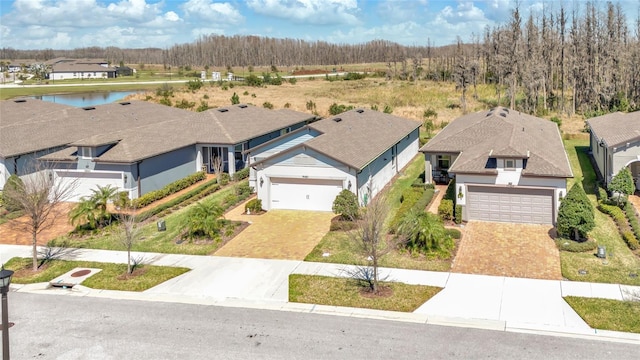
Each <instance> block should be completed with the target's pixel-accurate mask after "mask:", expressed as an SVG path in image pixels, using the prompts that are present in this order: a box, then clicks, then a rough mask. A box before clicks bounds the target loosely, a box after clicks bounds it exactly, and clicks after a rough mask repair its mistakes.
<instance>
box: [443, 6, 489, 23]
mask: <svg viewBox="0 0 640 360" xmlns="http://www.w3.org/2000/svg"><path fill="white" fill-rule="evenodd" d="M438 17H440V18H442V19H444V20H445V21H447V22H448V23H451V24H457V23H460V22H468V21H485V20H486V17H485V15H484V12H483V11H482V10H481V9H480V8H478V7H476V6H475V5H474V4H473V2H472V1H463V2H460V3H458V6H456V8H455V9H454V8H453V7H451V6H445V7H444V9H442V11H440V14H438Z"/></svg>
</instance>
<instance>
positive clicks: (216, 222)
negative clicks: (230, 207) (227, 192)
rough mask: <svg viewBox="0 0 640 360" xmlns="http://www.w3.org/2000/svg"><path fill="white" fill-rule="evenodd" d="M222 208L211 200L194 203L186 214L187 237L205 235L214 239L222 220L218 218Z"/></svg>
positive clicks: (222, 211) (220, 227)
mask: <svg viewBox="0 0 640 360" xmlns="http://www.w3.org/2000/svg"><path fill="white" fill-rule="evenodd" d="M223 213H224V209H223V208H222V207H221V206H220V205H218V204H216V203H214V202H213V201H203V202H199V203H197V204H195V205H194V207H193V208H191V210H189V215H188V216H187V229H188V235H189V237H207V238H210V239H216V238H217V237H218V236H219V234H220V230H221V229H222V226H223V224H224V220H223V219H220V217H221V216H222V214H223Z"/></svg>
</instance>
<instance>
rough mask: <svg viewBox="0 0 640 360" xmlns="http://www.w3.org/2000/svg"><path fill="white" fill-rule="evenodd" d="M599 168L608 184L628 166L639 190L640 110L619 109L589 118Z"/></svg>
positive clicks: (597, 169) (593, 153)
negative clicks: (627, 111)
mask: <svg viewBox="0 0 640 360" xmlns="http://www.w3.org/2000/svg"><path fill="white" fill-rule="evenodd" d="M587 124H588V125H589V129H590V133H591V135H590V149H591V154H592V156H593V159H594V160H595V163H596V171H597V172H598V175H599V176H600V178H601V179H603V180H604V182H605V183H606V184H609V182H610V181H611V179H612V178H613V177H614V176H615V175H616V174H617V173H618V172H620V170H622V169H623V168H625V167H629V170H631V174H632V175H633V179H634V183H635V184H636V189H638V190H640V111H635V112H631V113H622V112H616V113H611V114H607V115H603V116H598V117H594V118H592V119H589V120H587Z"/></svg>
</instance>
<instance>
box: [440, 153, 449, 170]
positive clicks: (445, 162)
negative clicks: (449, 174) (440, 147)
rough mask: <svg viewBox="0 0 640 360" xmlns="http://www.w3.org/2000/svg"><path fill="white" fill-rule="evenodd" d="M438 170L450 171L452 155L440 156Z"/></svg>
mask: <svg viewBox="0 0 640 360" xmlns="http://www.w3.org/2000/svg"><path fill="white" fill-rule="evenodd" d="M437 159H438V168H439V169H448V168H449V165H450V163H451V155H438V157H437Z"/></svg>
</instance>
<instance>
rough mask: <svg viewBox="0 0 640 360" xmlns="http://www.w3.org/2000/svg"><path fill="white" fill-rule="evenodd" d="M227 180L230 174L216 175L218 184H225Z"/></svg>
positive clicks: (229, 179)
mask: <svg viewBox="0 0 640 360" xmlns="http://www.w3.org/2000/svg"><path fill="white" fill-rule="evenodd" d="M229 181H231V175H229V174H228V173H222V174H220V175H218V183H220V185H222V186H225V185H227V184H228V183H229Z"/></svg>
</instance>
